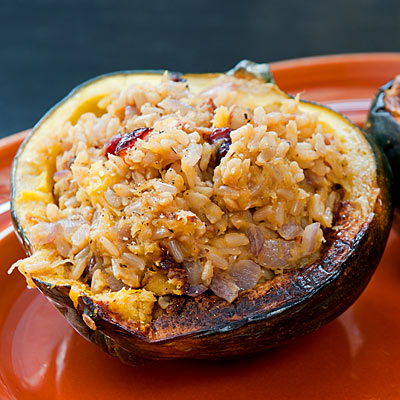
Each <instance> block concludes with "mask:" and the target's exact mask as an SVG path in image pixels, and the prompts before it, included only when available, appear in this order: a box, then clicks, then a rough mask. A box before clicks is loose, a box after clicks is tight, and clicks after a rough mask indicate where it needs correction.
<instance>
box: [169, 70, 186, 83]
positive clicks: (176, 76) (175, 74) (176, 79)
mask: <svg viewBox="0 0 400 400" xmlns="http://www.w3.org/2000/svg"><path fill="white" fill-rule="evenodd" d="M168 77H169V79H170V80H171V81H174V82H186V79H185V78H182V75H181V74H180V73H179V72H170V73H169V75H168Z"/></svg>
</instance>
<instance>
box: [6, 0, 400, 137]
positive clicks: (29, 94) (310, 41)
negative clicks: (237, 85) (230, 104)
mask: <svg viewBox="0 0 400 400" xmlns="http://www.w3.org/2000/svg"><path fill="white" fill-rule="evenodd" d="M371 51H372V52H375V51H400V1H399V0H335V1H333V0H330V1H324V0H319V1H317V0H312V1H307V0H303V1H298V0H280V1H262V0H242V1H235V0H232V1H218V0H198V1H190V0H186V1H184V0H170V1H168V0H164V1H163V0H151V1H144V0H143V1H123V0H96V1H94V0H80V1H78V0H58V1H57V0H38V1H35V0H0V136H6V135H9V134H11V133H15V132H17V131H20V130H23V129H27V128H30V127H31V126H32V125H33V124H34V123H35V122H36V121H37V120H38V119H39V118H40V117H41V115H42V114H43V113H44V112H45V111H46V110H47V109H48V108H49V107H51V106H52V105H53V104H54V103H55V102H57V101H58V100H60V99H61V98H62V97H64V96H65V95H66V94H67V93H68V92H69V90H70V89H71V88H73V87H74V86H75V85H77V84H79V83H81V82H83V81H85V80H86V79H88V78H90V77H93V76H96V75H99V74H102V73H105V72H110V71H116V70H123V69H142V68H143V69H145V68H150V69H151V68H153V69H160V68H167V69H170V70H176V71H186V72H208V71H224V70H226V69H228V68H230V67H231V66H233V65H234V64H235V63H236V62H237V61H238V60H240V59H243V58H249V59H252V60H254V61H276V60H283V59H289V58H295V57H306V56H313V55H322V54H333V53H349V52H371Z"/></svg>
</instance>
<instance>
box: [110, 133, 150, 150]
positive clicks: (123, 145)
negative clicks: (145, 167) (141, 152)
mask: <svg viewBox="0 0 400 400" xmlns="http://www.w3.org/2000/svg"><path fill="white" fill-rule="evenodd" d="M151 131H152V129H151V128H138V129H135V130H134V131H132V132H129V133H125V134H123V135H121V134H117V135H115V136H113V137H112V138H111V139H110V140H109V141H108V143H107V147H106V154H114V155H116V156H119V155H120V154H121V153H123V154H122V155H124V154H125V152H126V150H127V149H130V148H131V147H133V146H134V145H135V143H136V140H138V139H144V138H145V137H146V136H147V135H148V134H149V133H150V132H151Z"/></svg>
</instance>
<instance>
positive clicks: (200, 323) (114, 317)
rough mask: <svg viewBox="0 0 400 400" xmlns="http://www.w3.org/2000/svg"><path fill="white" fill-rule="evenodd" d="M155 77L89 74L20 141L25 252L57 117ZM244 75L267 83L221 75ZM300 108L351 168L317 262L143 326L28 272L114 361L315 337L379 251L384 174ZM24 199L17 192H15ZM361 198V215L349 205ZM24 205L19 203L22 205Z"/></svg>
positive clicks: (329, 118) (375, 154) (16, 184)
mask: <svg viewBox="0 0 400 400" xmlns="http://www.w3.org/2000/svg"><path fill="white" fill-rule="evenodd" d="M162 73H163V71H149V72H146V71H144V72H143V71H126V72H120V73H114V74H110V75H104V76H100V77H98V78H95V79H93V80H91V81H89V82H87V83H85V84H83V85H81V86H79V87H78V88H76V89H75V90H73V91H72V92H71V94H69V95H68V96H67V97H66V98H65V99H64V100H62V101H61V102H60V103H59V104H57V105H56V106H55V107H54V108H53V109H51V110H50V111H49V112H48V113H47V114H46V115H45V116H44V117H43V118H42V120H41V121H40V122H39V123H38V124H37V125H36V126H35V128H34V129H33V131H32V133H31V134H30V135H29V137H28V138H27V139H26V140H25V142H24V143H23V144H22V146H21V148H20V150H19V152H18V154H17V156H16V158H15V161H14V164H13V172H12V218H13V221H14V224H15V228H16V231H17V233H18V235H19V237H20V238H21V240H22V242H23V244H24V246H25V247H26V249H27V252H28V253H31V252H32V245H31V243H30V238H29V228H30V227H31V226H32V224H34V223H35V221H34V220H33V219H34V218H33V219H32V210H34V213H35V214H36V215H41V214H42V213H44V212H45V209H46V205H47V204H48V203H49V202H52V201H54V198H53V194H52V184H53V181H52V179H53V178H52V176H53V173H54V168H55V167H54V163H55V157H56V155H57V152H58V151H59V150H58V149H57V148H56V147H52V148H49V150H48V154H47V156H46V157H43V159H41V160H40V161H39V162H38V161H37V157H36V158H35V155H36V153H35V148H37V146H38V144H39V143H43V141H46V139H47V138H48V137H49V136H50V135H52V132H53V131H54V130H55V129H57V127H59V126H61V125H62V124H64V123H65V122H66V121H71V123H74V122H76V120H77V119H78V118H79V116H80V115H81V114H83V113H85V112H88V111H90V112H93V113H95V114H96V115H101V113H102V112H104V110H103V109H102V108H101V107H99V100H101V99H102V98H104V97H106V96H108V95H109V94H110V93H113V92H116V91H120V90H121V89H123V88H125V87H126V86H127V85H130V84H131V83H134V82H138V81H145V82H150V83H151V82H155V81H157V80H159V79H160V74H162ZM228 73H229V74H231V75H232V74H233V75H236V76H240V77H242V78H243V77H247V78H249V79H260V80H263V81H265V80H269V81H271V76H270V73H269V69H268V68H267V66H266V65H265V64H254V63H251V62H248V61H244V62H241V63H239V64H238V66H237V67H235V68H234V69H233V70H231V71H229V72H228ZM220 75H221V74H218V73H217V74H214V73H212V74H198V75H195V74H186V75H182V78H184V79H186V80H187V83H188V85H189V87H190V88H191V90H192V91H194V92H199V91H201V90H203V89H204V88H205V87H207V86H208V85H210V83H211V82H212V81H213V80H214V79H216V78H217V77H219V76H220ZM287 98H289V95H287V94H286V93H284V92H282V91H281V90H280V89H279V88H278V87H276V86H273V89H272V90H271V91H270V92H269V94H268V95H267V96H266V95H263V96H258V95H254V96H252V97H251V99H250V98H246V99H244V100H243V101H246V102H247V103H249V102H250V103H252V104H253V106H255V105H263V106H264V105H268V104H271V103H279V102H282V100H284V99H287ZM300 108H301V109H303V110H307V111H313V112H316V113H318V114H319V118H320V121H322V123H323V124H324V126H325V127H326V128H327V129H329V130H330V131H331V132H332V133H333V134H334V135H339V136H340V138H341V140H342V141H343V142H345V143H346V144H347V148H348V152H349V153H348V154H349V157H350V160H351V163H352V166H353V169H352V171H353V172H354V174H353V176H351V177H348V182H350V184H351V190H350V194H349V196H348V198H347V199H345V201H342V202H341V203H340V204H339V205H338V207H337V208H336V210H335V213H334V224H335V229H330V230H327V231H325V232H324V235H325V238H326V243H325V244H324V245H323V247H322V250H321V252H320V254H319V256H318V258H317V259H315V260H314V261H313V262H310V263H309V264H308V265H306V266H304V267H302V268H299V269H291V270H288V271H286V272H285V273H283V274H281V275H277V276H275V277H274V278H273V279H272V280H270V281H267V282H265V283H262V284H259V285H257V286H256V287H255V288H254V289H251V290H246V291H243V292H241V293H240V294H239V297H238V298H237V299H236V300H234V301H233V302H232V303H228V302H227V301H225V300H223V299H221V298H219V297H217V296H215V295H213V294H210V292H205V293H204V294H201V295H200V296H198V297H184V300H185V301H184V304H183V305H182V307H181V308H180V309H179V310H177V311H176V312H172V313H170V314H167V315H161V316H159V317H158V318H156V319H154V320H153V321H152V322H150V323H148V324H147V325H146V326H145V327H141V329H138V327H137V326H136V325H134V324H132V323H129V322H128V321H125V320H124V319H123V317H122V316H121V315H119V314H118V313H117V312H113V311H111V310H110V309H109V308H108V307H107V304H105V303H103V302H100V301H95V300H94V299H93V298H92V296H91V295H90V292H88V291H87V290H77V289H76V288H74V289H71V282H70V281H62V280H58V281H54V280H51V279H49V280H46V279H45V277H43V276H41V277H40V279H39V278H38V276H35V274H27V275H26V278H27V280H28V283H30V285H31V286H36V287H37V288H38V289H39V290H40V291H41V292H42V293H43V294H44V295H45V296H47V297H48V299H49V300H50V301H51V302H52V303H53V304H54V305H55V306H56V307H57V308H58V309H59V310H60V312H61V313H62V314H63V315H64V316H65V317H66V319H67V320H68V321H69V323H70V324H71V325H72V326H73V327H74V328H75V329H76V330H77V331H78V332H79V333H80V334H81V335H82V336H84V337H85V338H87V339H89V340H90V341H92V342H94V343H95V344H97V345H98V346H99V347H100V348H102V349H103V350H104V351H106V352H108V353H110V354H113V355H115V356H117V357H118V358H120V359H121V360H122V361H123V362H125V363H129V364H136V363H138V362H141V361H143V360H161V359H176V358H197V359H205V358H210V359H217V358H232V357H237V356H241V355H243V354H247V353H254V352H257V351H260V350H265V349H268V348H271V347H274V346H277V345H280V344H283V343H285V342H288V341H289V340H291V339H293V338H296V337H298V336H300V335H303V334H306V333H308V332H311V331H314V330H315V329H317V328H319V327H320V326H322V325H324V324H326V323H327V322H329V321H331V320H332V319H333V318H335V317H337V316H338V315H340V314H341V313H342V312H343V311H345V310H346V309H347V308H348V307H349V306H350V305H351V304H352V303H353V302H354V301H355V300H356V299H357V297H358V296H359V295H360V293H361V292H362V291H363V289H364V288H365V286H366V285H367V283H368V281H369V280H370V278H371V276H372V274H373V272H374V271H375V268H376V267H377V265H378V262H379V260H380V258H381V255H382V253H383V250H384V247H385V244H386V240H387V237H388V234H389V230H390V225H391V217H392V205H391V199H390V182H391V178H390V171H389V169H388V166H387V164H386V161H385V158H384V157H383V156H382V153H381V151H380V150H379V149H378V148H377V147H376V146H375V144H374V143H373V142H372V141H371V140H370V138H368V137H365V136H364V133H363V132H362V131H361V130H360V129H359V128H358V127H357V126H355V125H353V124H352V123H351V122H350V121H349V120H348V119H346V118H345V117H344V116H342V115H340V114H338V113H336V112H334V111H333V110H331V109H329V108H326V107H324V106H322V105H319V104H313V103H310V102H304V101H301V102H300ZM22 194H24V196H22ZM360 196H361V197H363V198H364V200H366V201H364V206H363V207H364V211H363V212H362V213H361V214H360V213H359V212H357V213H356V212H355V209H354V208H353V207H352V206H351V204H352V202H354V201H355V200H356V199H358V198H359V197H360ZM22 199H23V200H22Z"/></svg>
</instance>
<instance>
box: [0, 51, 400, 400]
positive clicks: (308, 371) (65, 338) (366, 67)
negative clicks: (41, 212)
mask: <svg viewBox="0 0 400 400" xmlns="http://www.w3.org/2000/svg"><path fill="white" fill-rule="evenodd" d="M272 69H273V72H274V75H275V78H276V81H277V83H278V85H279V86H281V87H282V88H283V89H285V90H287V91H288V92H290V93H297V92H301V93H302V97H303V98H306V99H312V100H315V101H319V102H322V103H324V104H328V105H330V106H331V107H333V108H335V109H337V110H339V111H341V112H343V113H344V114H346V115H347V116H349V117H350V118H352V119H353V120H354V121H355V122H356V123H358V124H361V125H362V124H363V122H364V120H365V117H366V111H367V109H368V108H369V104H370V99H371V97H372V95H373V93H374V91H375V89H376V88H378V87H379V86H381V85H382V84H383V83H385V82H386V81H388V80H390V79H392V78H393V76H394V75H396V74H398V73H400V54H359V55H343V56H329V57H317V58H308V59H300V60H292V61H284V62H279V63H274V64H272ZM23 136H24V133H22V134H19V135H14V136H11V137H9V138H6V139H3V140H2V141H0V252H1V254H2V266H1V270H0V399H15V400H22V399H24V400H25V399H40V400H55V399H69V400H70V399H74V400H79V399H85V400H87V399H96V400H101V399H131V398H134V399H138V400H139V399H147V400H150V399H157V400H166V399H174V400H180V399H185V400H190V399H206V398H211V399H252V400H256V399H266V398H271V399H399V398H400V317H399V315H400V265H399V264H400V261H399V260H400V237H399V236H397V235H396V234H395V233H393V232H392V234H391V237H390V240H389V243H388V245H387V248H386V252H385V255H384V257H383V259H382V262H381V264H380V266H379V268H378V270H377V273H376V274H375V275H374V277H373V279H372V281H371V283H370V284H369V286H368V288H367V289H366V291H365V292H364V293H363V294H362V295H361V297H360V298H359V300H358V301H357V302H356V303H355V304H354V305H353V306H352V307H351V308H350V309H349V310H348V311H346V312H345V313H344V314H343V315H342V316H341V317H339V318H337V319H336V320H335V321H333V322H331V323H330V324H328V325H326V326H324V327H323V328H321V329H320V330H319V331H317V332H314V333H312V334H309V335H306V336H304V337H302V338H299V339H297V340H295V341H293V342H292V343H290V344H289V345H286V346H283V347H280V348H278V349H275V350H271V351H268V352H265V353H260V354H258V355H256V356H251V357H247V358H243V359H240V360H237V361H229V362H228V361H226V362H200V361H179V362H178V361H174V362H158V363H153V364H150V365H146V366H138V367H128V366H125V365H123V364H121V363H120V362H119V361H118V360H117V359H115V358H113V357H111V356H108V355H107V354H105V353H103V352H102V351H101V350H99V349H98V348H97V347H95V346H94V345H93V344H91V343H88V342H86V341H85V340H84V339H82V338H81V337H80V336H79V335H78V334H77V333H75V331H74V330H73V329H72V328H71V327H70V326H69V325H68V324H67V322H66V321H65V320H64V318H63V317H62V316H61V315H60V314H59V313H58V311H57V310H56V309H55V308H54V307H53V306H52V305H51V304H50V303H49V302H48V301H47V300H46V299H45V297H44V296H42V295H41V294H39V293H38V292H36V291H34V290H27V289H26V288H25V281H24V279H23V278H22V276H21V275H20V274H19V273H17V272H14V273H13V274H12V275H11V276H8V275H7V270H8V268H9V266H10V265H11V263H12V262H13V261H15V260H17V259H18V258H20V257H22V256H23V255H24V253H23V250H22V248H21V246H20V244H19V242H18V241H17V239H16V237H15V235H14V233H13V231H12V227H11V223H10V218H9V213H8V209H9V203H8V202H7V200H8V197H9V190H8V179H9V173H10V165H11V161H12V158H13V155H14V154H15V152H16V150H17V147H18V145H19V143H20V142H21V140H22V138H23Z"/></svg>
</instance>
